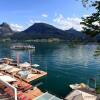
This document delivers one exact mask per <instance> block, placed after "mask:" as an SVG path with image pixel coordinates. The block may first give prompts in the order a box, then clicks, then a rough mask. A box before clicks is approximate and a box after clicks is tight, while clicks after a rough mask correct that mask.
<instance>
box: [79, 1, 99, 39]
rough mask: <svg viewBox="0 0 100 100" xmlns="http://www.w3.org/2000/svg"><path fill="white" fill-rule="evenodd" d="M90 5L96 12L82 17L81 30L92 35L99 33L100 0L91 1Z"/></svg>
mask: <svg viewBox="0 0 100 100" xmlns="http://www.w3.org/2000/svg"><path fill="white" fill-rule="evenodd" d="M92 7H94V8H95V10H96V12H95V13H92V15H91V16H88V17H86V18H82V22H81V24H82V26H83V32H84V33H86V34H87V35H89V36H91V37H93V36H96V35H97V34H99V33H100V1H95V2H94V3H92Z"/></svg>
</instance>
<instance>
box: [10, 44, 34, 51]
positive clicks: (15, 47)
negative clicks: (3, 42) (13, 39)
mask: <svg viewBox="0 0 100 100" xmlns="http://www.w3.org/2000/svg"><path fill="white" fill-rule="evenodd" d="M11 49H14V50H20V49H24V50H27V49H35V46H31V45H13V46H11Z"/></svg>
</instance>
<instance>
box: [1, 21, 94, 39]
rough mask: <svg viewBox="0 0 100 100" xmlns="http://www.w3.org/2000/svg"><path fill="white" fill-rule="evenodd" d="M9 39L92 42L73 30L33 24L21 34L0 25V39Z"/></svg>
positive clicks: (7, 26) (3, 24)
mask: <svg viewBox="0 0 100 100" xmlns="http://www.w3.org/2000/svg"><path fill="white" fill-rule="evenodd" d="M2 37H3V38H5V37H10V38H11V39H12V40H32V39H49V38H50V39H51V38H57V39H61V40H66V41H89V40H90V41H92V39H91V38H90V37H89V38H88V36H87V35H86V34H84V33H82V32H79V31H77V30H75V29H73V28H71V29H69V30H65V31H64V30H61V29H58V28H56V27H54V26H52V25H49V24H46V23H35V24H33V25H32V26H30V27H29V28H27V29H26V30H24V31H21V32H14V31H13V30H12V29H11V28H10V25H8V24H7V23H2V24H1V25H0V38H2Z"/></svg>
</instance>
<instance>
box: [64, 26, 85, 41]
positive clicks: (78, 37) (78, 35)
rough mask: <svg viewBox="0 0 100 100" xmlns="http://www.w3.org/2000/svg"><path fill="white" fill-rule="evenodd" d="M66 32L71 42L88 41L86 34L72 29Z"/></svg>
mask: <svg viewBox="0 0 100 100" xmlns="http://www.w3.org/2000/svg"><path fill="white" fill-rule="evenodd" d="M66 32H67V34H68V38H69V39H70V40H74V39H76V40H86V38H87V35H86V34H84V33H82V32H81V31H77V30H75V29H74V28H70V29H69V30H66Z"/></svg>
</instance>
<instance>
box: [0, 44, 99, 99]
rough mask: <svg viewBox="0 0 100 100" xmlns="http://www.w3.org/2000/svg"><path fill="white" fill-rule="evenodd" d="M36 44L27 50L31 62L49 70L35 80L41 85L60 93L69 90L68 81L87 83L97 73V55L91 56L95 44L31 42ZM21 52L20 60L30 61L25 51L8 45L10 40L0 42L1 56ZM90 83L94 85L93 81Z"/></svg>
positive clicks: (43, 87) (52, 91)
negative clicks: (32, 49) (31, 49)
mask: <svg viewBox="0 0 100 100" xmlns="http://www.w3.org/2000/svg"><path fill="white" fill-rule="evenodd" d="M31 44H33V45H35V46H36V50H35V51H30V53H31V57H32V63H33V64H39V65H40V66H39V67H38V69H42V70H44V71H47V72H48V75H47V77H44V78H42V79H40V80H37V81H36V82H31V84H35V83H37V82H42V83H43V84H41V86H40V88H42V89H45V90H46V91H49V92H50V93H52V94H55V95H57V96H60V97H62V96H63V97H64V96H66V95H67V94H68V93H69V92H70V90H71V89H70V88H69V84H73V83H80V82H84V83H87V82H88V79H89V78H91V77H96V79H97V85H98V86H99V83H100V82H99V79H100V77H99V76H98V75H99V74H100V57H99V56H98V57H95V56H93V54H94V51H95V50H96V48H97V47H98V45H96V44H86V45H82V44H77V45H75V44H68V43H35V44H34V43H31ZM17 53H19V54H20V62H24V61H29V52H28V51H15V50H11V49H10V44H0V57H11V58H14V59H16V54H17ZM92 86H93V85H92Z"/></svg>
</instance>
